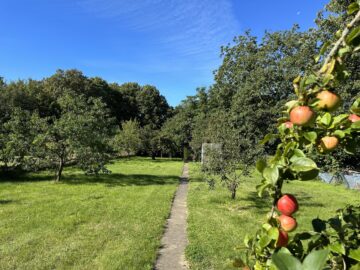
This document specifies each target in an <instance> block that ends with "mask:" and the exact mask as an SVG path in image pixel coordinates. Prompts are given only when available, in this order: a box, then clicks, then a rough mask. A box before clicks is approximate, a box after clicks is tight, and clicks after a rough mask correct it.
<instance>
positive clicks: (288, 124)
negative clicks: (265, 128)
mask: <svg viewBox="0 0 360 270" xmlns="http://www.w3.org/2000/svg"><path fill="white" fill-rule="evenodd" d="M284 125H285V127H286V128H292V127H293V126H294V124H293V123H292V122H290V121H287V122H285V123H284Z"/></svg>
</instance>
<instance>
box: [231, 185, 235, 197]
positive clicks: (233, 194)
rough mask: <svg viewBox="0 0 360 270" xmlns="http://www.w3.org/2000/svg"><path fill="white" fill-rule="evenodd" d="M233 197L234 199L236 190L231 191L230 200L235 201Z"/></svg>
mask: <svg viewBox="0 0 360 270" xmlns="http://www.w3.org/2000/svg"><path fill="white" fill-rule="evenodd" d="M235 197H236V188H233V189H232V190H231V199H233V200H235Z"/></svg>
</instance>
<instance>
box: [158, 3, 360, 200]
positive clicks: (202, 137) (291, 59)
mask: <svg viewBox="0 0 360 270" xmlns="http://www.w3.org/2000/svg"><path fill="white" fill-rule="evenodd" d="M348 4H349V1H346V0H342V1H331V2H330V4H329V5H327V6H326V8H325V10H323V11H321V12H319V14H318V16H317V19H316V24H317V28H316V29H309V30H307V31H304V32H302V31H300V29H299V27H298V26H297V25H295V26H294V27H293V28H292V29H290V30H285V31H278V32H273V33H268V32H266V33H265V34H264V36H263V38H262V39H261V40H258V39H257V38H256V37H255V36H253V35H252V34H251V32H250V31H247V32H245V34H243V35H241V36H238V37H236V38H235V39H234V41H233V43H232V44H229V45H227V46H224V47H222V48H221V56H222V58H223V62H222V64H221V66H220V67H219V68H218V69H217V70H216V71H215V73H214V76H215V82H214V84H213V85H212V86H211V87H209V89H204V88H199V89H198V90H197V93H196V95H194V96H190V97H188V98H187V99H186V100H184V101H183V102H182V104H181V105H180V106H179V107H177V108H175V115H174V116H173V117H172V118H170V119H169V120H168V121H167V122H166V123H165V124H164V127H167V131H169V133H170V134H169V135H168V137H170V138H173V140H174V142H175V144H176V145H178V146H183V147H185V148H189V149H191V151H192V154H193V156H194V158H197V159H198V158H199V157H200V153H201V145H202V143H204V142H208V143H217V144H220V145H222V151H221V152H222V154H221V155H219V153H213V154H214V158H213V159H211V161H212V164H211V162H210V163H209V168H213V169H214V168H215V170H217V168H219V167H221V168H223V171H222V172H220V177H221V179H223V180H224V181H225V182H226V183H227V186H228V187H229V188H230V190H231V192H232V194H234V193H235V192H236V190H234V189H236V188H237V186H238V184H237V183H238V181H239V179H240V178H241V175H240V176H238V175H236V169H239V165H234V164H243V166H244V167H243V168H241V169H242V170H241V171H242V172H243V173H244V174H247V173H248V170H247V167H248V166H252V165H253V164H254V162H255V160H256V159H257V157H259V156H261V155H263V154H270V155H272V154H274V152H275V149H276V147H275V146H276V143H277V141H276V140H273V141H271V142H270V143H269V144H267V145H266V146H262V145H260V141H261V139H262V138H264V136H265V135H266V134H268V133H276V131H275V127H276V119H278V118H279V117H280V116H281V115H282V112H281V111H282V108H283V105H284V104H285V102H286V101H287V100H289V99H294V97H295V95H294V92H293V85H292V80H293V78H295V77H297V76H298V74H303V73H304V72H305V71H306V70H308V69H309V68H310V67H311V66H313V65H314V64H315V60H314V58H313V56H314V55H317V54H318V53H319V51H320V47H319V45H320V44H323V43H325V42H326V41H327V40H328V39H329V37H331V36H333V35H334V34H335V32H336V31H337V29H339V28H340V26H341V25H344V20H345V19H346V8H347V6H348ZM316 65H319V64H315V66H316ZM344 65H346V66H347V67H348V68H347V71H348V72H349V74H351V76H348V77H347V78H345V81H344V83H342V84H341V85H339V87H338V89H337V93H338V94H339V95H341V96H342V98H343V103H344V106H343V107H342V110H343V111H341V112H340V113H343V112H345V111H348V109H349V107H350V104H352V103H353V102H354V100H355V99H356V98H357V97H359V88H360V72H359V71H360V70H359V68H360V57H359V54H354V55H352V56H351V57H346V58H345V59H344ZM171 132H172V134H171ZM315 159H316V161H317V162H318V163H321V165H322V166H323V165H327V167H326V166H325V167H324V166H323V167H324V168H325V169H326V168H328V169H329V168H335V167H337V166H341V167H343V168H345V167H347V168H358V164H359V155H354V156H351V155H347V154H346V153H344V152H342V151H335V152H334V153H333V155H332V156H331V157H327V158H323V157H321V156H316V157H315ZM210 164H211V165H210ZM334 165H336V166H334ZM217 173H218V172H217ZM229 175H233V176H232V177H229Z"/></svg>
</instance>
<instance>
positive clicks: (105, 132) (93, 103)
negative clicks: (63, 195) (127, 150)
mask: <svg viewBox="0 0 360 270" xmlns="http://www.w3.org/2000/svg"><path fill="white" fill-rule="evenodd" d="M57 104H58V106H59V108H60V114H59V116H58V117H53V118H51V119H49V121H48V126H47V129H46V131H44V133H42V134H39V135H38V138H37V146H38V147H37V149H38V151H37V154H38V156H40V157H41V158H44V159H46V160H47V162H49V164H50V165H51V166H52V167H54V169H55V181H60V179H61V176H62V171H63V168H64V166H65V165H67V164H72V165H77V166H79V167H81V168H82V169H84V170H90V171H95V172H98V171H99V170H100V169H101V168H103V166H104V164H105V162H106V161H107V160H108V158H109V156H108V154H107V153H108V151H109V141H110V135H111V131H112V129H111V119H109V117H108V112H107V108H106V107H105V104H104V103H102V102H101V100H100V99H96V98H89V99H86V98H85V97H84V96H82V95H75V94H73V93H71V92H65V93H64V94H63V95H62V96H61V97H59V98H58V99H57Z"/></svg>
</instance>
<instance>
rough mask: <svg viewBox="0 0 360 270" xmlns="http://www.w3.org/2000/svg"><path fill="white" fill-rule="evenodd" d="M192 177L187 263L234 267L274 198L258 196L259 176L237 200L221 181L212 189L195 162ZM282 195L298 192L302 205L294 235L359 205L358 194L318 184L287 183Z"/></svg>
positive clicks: (246, 183) (200, 266)
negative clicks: (246, 239)
mask: <svg viewBox="0 0 360 270" xmlns="http://www.w3.org/2000/svg"><path fill="white" fill-rule="evenodd" d="M190 179H191V181H190V190H189V196H188V207H189V217H188V236H189V246H188V247H187V252H186V253H187V254H186V255H187V259H188V260H189V261H190V265H191V266H192V269H207V270H211V269H227V268H229V269H233V268H231V267H229V265H231V262H230V259H231V258H234V257H236V256H237V255H238V254H239V252H241V251H240V250H236V248H237V247H243V240H244V237H245V235H246V234H249V235H251V234H253V233H255V231H256V230H257V229H258V228H259V226H260V225H261V224H262V223H263V221H265V218H266V213H267V212H268V211H269V209H270V207H271V202H270V199H269V198H265V199H261V198H259V197H258V196H257V193H256V189H255V186H256V185H257V184H258V183H259V176H258V175H256V174H254V177H248V178H245V179H244V180H243V182H242V183H241V185H240V187H239V190H238V193H237V198H236V200H234V201H233V200H231V199H230V193H229V191H228V190H227V189H225V188H224V187H222V186H221V184H219V183H217V186H216V189H215V190H209V187H208V185H207V184H206V183H205V182H203V181H202V179H201V176H200V173H199V167H198V166H197V165H196V164H191V167H190ZM283 191H284V192H287V193H292V194H294V195H295V196H296V197H297V199H298V201H299V205H300V209H299V211H298V212H297V213H296V214H295V217H296V219H297V221H298V224H299V226H298V229H297V230H296V232H299V231H303V230H307V229H311V220H312V219H313V218H314V217H317V216H319V217H320V218H329V217H331V216H333V215H334V214H335V211H336V210H337V209H338V208H341V207H343V206H345V205H346V204H348V203H352V204H360V193H359V192H358V191H354V190H347V189H345V188H344V187H342V186H332V185H329V184H325V183H322V182H319V181H307V182H300V181H292V182H290V183H286V184H285V185H284V189H283Z"/></svg>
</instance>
